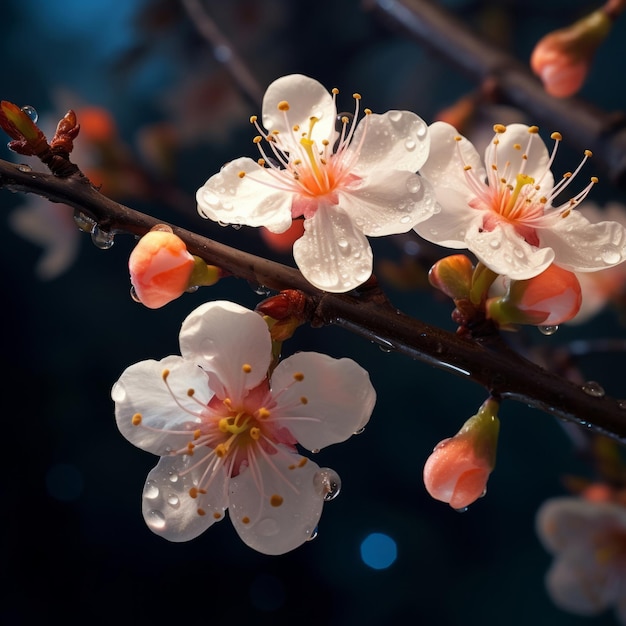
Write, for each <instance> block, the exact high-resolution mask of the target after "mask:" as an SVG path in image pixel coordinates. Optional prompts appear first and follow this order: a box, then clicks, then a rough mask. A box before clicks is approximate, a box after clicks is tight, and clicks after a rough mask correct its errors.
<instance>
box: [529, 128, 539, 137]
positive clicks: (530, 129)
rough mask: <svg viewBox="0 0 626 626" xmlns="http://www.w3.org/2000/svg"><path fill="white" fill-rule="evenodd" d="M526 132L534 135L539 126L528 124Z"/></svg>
mask: <svg viewBox="0 0 626 626" xmlns="http://www.w3.org/2000/svg"><path fill="white" fill-rule="evenodd" d="M528 132H529V133H530V134H531V135H536V134H537V133H538V132H539V126H529V127H528Z"/></svg>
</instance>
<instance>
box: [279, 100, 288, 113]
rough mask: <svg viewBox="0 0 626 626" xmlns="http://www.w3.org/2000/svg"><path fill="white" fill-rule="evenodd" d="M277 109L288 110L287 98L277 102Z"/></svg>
mask: <svg viewBox="0 0 626 626" xmlns="http://www.w3.org/2000/svg"><path fill="white" fill-rule="evenodd" d="M278 110H279V111H289V102H287V100H281V101H280V102H279V103H278Z"/></svg>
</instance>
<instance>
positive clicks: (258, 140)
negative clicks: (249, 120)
mask: <svg viewBox="0 0 626 626" xmlns="http://www.w3.org/2000/svg"><path fill="white" fill-rule="evenodd" d="M262 141H263V137H261V135H257V136H256V137H255V138H254V139H253V140H252V143H261V142H262Z"/></svg>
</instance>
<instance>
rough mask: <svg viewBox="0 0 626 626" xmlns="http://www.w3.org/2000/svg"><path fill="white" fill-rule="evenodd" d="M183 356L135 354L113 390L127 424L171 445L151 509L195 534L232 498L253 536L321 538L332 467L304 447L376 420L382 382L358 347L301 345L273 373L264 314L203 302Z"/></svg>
mask: <svg viewBox="0 0 626 626" xmlns="http://www.w3.org/2000/svg"><path fill="white" fill-rule="evenodd" d="M180 349H181V354H182V356H169V357H166V358H164V359H162V360H161V361H154V360H149V361H142V362H140V363H136V364H134V365H131V366H130V367H129V368H128V369H126V371H125V372H124V373H123V374H122V375H121V377H120V379H119V380H118V382H117V383H116V384H115V386H114V387H113V390H112V397H113V400H114V401H115V412H116V419H117V424H118V427H119V429H120V431H121V433H122V434H123V435H124V436H125V437H126V438H127V439H128V440H129V441H130V442H131V443H133V444H134V445H136V446H137V447H139V448H141V449H143V450H147V451H148V452H152V453H153V454H156V455H159V456H160V457H161V459H160V460H159V462H158V464H157V465H156V467H155V468H154V469H153V470H152V471H151V472H150V473H149V474H148V478H147V481H146V484H145V488H144V492H143V515H144V518H145V520H146V523H147V524H148V526H149V527H150V529H151V530H153V531H154V532H155V533H157V534H159V535H161V536H163V537H165V538H166V539H168V540H170V541H187V540H190V539H193V538H194V537H196V536H197V535H199V534H200V533H202V532H203V531H204V530H206V529H207V528H209V526H211V525H212V524H214V523H215V522H217V521H219V520H221V519H223V518H224V515H225V511H226V509H228V511H229V514H230V518H231V521H232V523H233V525H234V526H235V529H236V531H237V533H238V534H239V536H240V537H241V539H242V540H243V541H244V542H245V543H246V544H247V545H249V546H250V547H252V548H254V549H255V550H258V551H259V552H263V553H266V554H282V553H284V552H287V551H289V550H292V549H294V548H296V547H297V546H299V545H300V544H302V543H303V542H304V541H306V540H307V539H309V538H311V536H312V534H313V533H314V530H315V528H316V526H317V523H318V520H319V517H320V515H321V512H322V505H323V503H324V500H325V498H326V499H327V498H328V494H329V491H332V485H330V484H329V476H332V472H331V471H330V470H327V469H320V467H319V466H318V465H317V464H316V463H314V462H313V461H311V460H309V459H308V458H307V457H305V456H302V455H300V454H299V453H298V451H297V448H296V444H300V445H302V446H303V447H305V448H307V449H309V450H311V451H317V450H319V449H321V448H323V447H325V446H327V445H330V444H333V443H338V442H341V441H344V440H346V439H348V438H349V437H350V435H352V434H353V433H354V432H356V431H358V430H360V429H361V428H363V427H364V426H365V424H366V423H367V421H368V420H369V417H370V414H371V412H372V410H373V407H374V403H375V399H376V394H375V391H374V389H373V387H372V385H371V383H370V380H369V376H368V374H367V372H366V371H365V370H364V369H363V368H361V367H360V366H359V365H357V364H356V363H355V362H354V361H352V360H350V359H334V358H331V357H329V356H326V355H323V354H318V353H316V352H299V353H296V354H294V355H292V356H290V357H288V358H287V359H285V360H283V361H281V362H280V363H279V364H278V365H277V366H276V368H275V369H274V370H273V372H272V375H271V378H270V377H269V376H268V367H269V366H270V362H271V350H272V346H271V339H270V334H269V330H268V327H267V324H266V322H265V321H264V319H263V318H262V317H261V316H260V315H259V314H257V313H255V312H252V311H249V310H248V309H245V308H243V307H241V306H239V305H237V304H233V303H231V302H221V301H220V302H209V303H206V304H203V305H201V306H200V307H198V308H197V309H196V310H195V311H193V312H192V313H191V314H190V315H189V316H188V317H187V318H186V320H185V321H184V322H183V325H182V329H181V332H180Z"/></svg>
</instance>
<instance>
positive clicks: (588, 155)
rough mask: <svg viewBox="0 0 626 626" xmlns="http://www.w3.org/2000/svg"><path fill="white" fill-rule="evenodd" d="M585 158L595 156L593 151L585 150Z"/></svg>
mask: <svg viewBox="0 0 626 626" xmlns="http://www.w3.org/2000/svg"><path fill="white" fill-rule="evenodd" d="M585 156H586V157H590V156H593V152H591V150H585Z"/></svg>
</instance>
